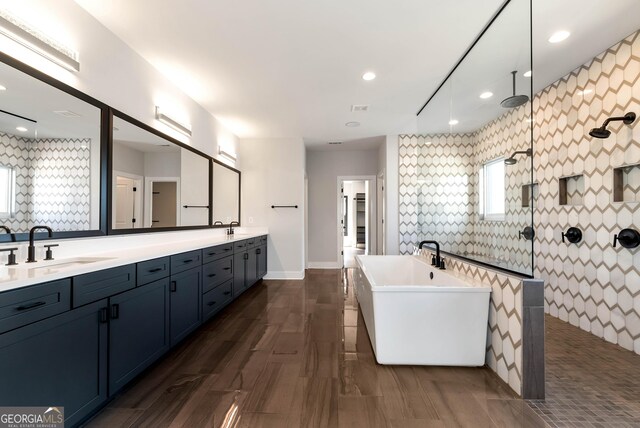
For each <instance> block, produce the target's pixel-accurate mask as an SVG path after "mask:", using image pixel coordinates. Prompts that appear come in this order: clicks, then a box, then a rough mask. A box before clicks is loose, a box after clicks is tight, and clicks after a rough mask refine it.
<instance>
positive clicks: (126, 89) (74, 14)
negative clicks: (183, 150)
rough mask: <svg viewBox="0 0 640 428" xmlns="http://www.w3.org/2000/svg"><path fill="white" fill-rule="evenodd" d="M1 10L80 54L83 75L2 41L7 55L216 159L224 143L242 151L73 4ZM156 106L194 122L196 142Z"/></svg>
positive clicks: (37, 2)
mask: <svg viewBox="0 0 640 428" xmlns="http://www.w3.org/2000/svg"><path fill="white" fill-rule="evenodd" d="M1 6H2V7H3V8H6V9H7V10H8V11H9V12H10V13H12V14H13V15H14V16H16V17H17V18H19V19H20V20H22V21H24V22H26V23H28V24H29V25H31V26H33V27H34V28H37V29H38V30H39V31H41V32H42V33H43V34H45V35H47V36H49V37H51V38H52V39H56V40H57V41H59V42H60V43H62V44H64V45H67V46H69V47H70V48H72V49H75V50H77V51H78V53H79V60H80V72H78V73H75V72H70V71H66V70H64V69H62V68H61V67H59V66H57V65H54V64H52V63H50V62H49V61H47V60H44V59H43V58H42V57H40V56H38V55H36V54H34V53H32V52H30V51H28V50H27V49H25V48H22V47H21V48H16V47H15V44H14V43H13V42H8V41H6V40H4V38H0V39H1V40H0V50H2V51H3V52H6V53H8V54H10V55H13V56H15V57H16V58H17V59H19V60H20V61H23V62H26V63H27V64H29V65H31V66H32V67H35V68H37V69H39V70H41V71H43V72H45V73H47V74H49V75H51V76H52V77H54V78H56V79H58V80H61V81H63V82H64V83H67V84H68V85H70V86H73V87H75V88H77V89H79V90H81V91H83V92H85V93H87V94H89V95H91V96H92V97H94V98H97V99H98V100H100V101H103V102H105V103H107V104H109V105H111V106H112V107H115V108H116V109H118V110H121V111H123V112H125V113H127V114H128V115H130V116H133V117H134V118H136V119H138V120H140V121H142V122H144V123H146V124H148V125H150V126H153V127H154V128H157V129H159V130H161V131H162V132H165V133H167V134H169V135H171V136H173V137H175V138H177V139H179V140H181V141H183V142H185V143H187V144H191V145H192V146H193V147H196V148H198V149H199V150H201V151H203V152H205V153H207V154H209V155H211V156H214V155H217V147H218V145H219V144H223V145H225V147H227V148H228V149H229V150H232V151H233V150H236V149H237V141H238V140H237V137H236V136H235V135H233V134H232V133H231V132H230V131H228V130H227V129H225V128H224V127H223V126H222V125H221V124H220V122H219V121H218V120H217V119H215V118H214V117H213V116H212V115H211V114H210V113H209V112H208V111H206V110H205V109H204V108H202V107H201V106H200V105H199V104H197V103H196V102H195V101H193V100H192V99H191V98H189V97H188V96H187V95H185V94H184V93H183V92H182V91H180V90H179V89H178V88H177V87H176V86H174V85H173V84H172V83H171V82H169V80H167V79H166V78H165V77H164V76H163V75H162V74H161V73H160V72H159V71H157V70H156V69H155V68H154V67H153V66H151V64H149V63H148V62H147V61H146V60H144V59H143V58H142V57H141V56H140V55H138V54H137V53H135V52H134V51H133V50H132V49H131V48H129V46H128V45H126V44H125V43H124V42H123V41H122V40H120V39H119V38H117V37H116V36H115V35H114V34H113V33H111V32H110V31H109V30H107V29H106V28H105V27H104V26H103V25H102V24H100V22H98V21H97V20H96V19H95V18H93V17H92V16H91V15H90V14H89V13H87V12H86V11H85V10H84V9H82V8H81V7H80V6H79V5H77V4H76V3H75V2H74V1H73V0H56V1H42V0H21V1H19V2H17V1H16V2H9V1H3V2H2V3H1ZM156 105H160V106H162V107H163V108H164V109H165V110H167V112H168V113H170V114H173V116H174V117H175V118H176V119H179V120H181V121H183V122H186V123H189V124H191V127H192V131H193V136H192V138H191V139H187V138H186V137H183V136H182V135H181V134H179V133H177V132H175V131H173V130H172V129H171V128H169V127H167V126H165V125H163V124H161V123H159V122H157V121H156V120H155V118H154V113H155V106H156Z"/></svg>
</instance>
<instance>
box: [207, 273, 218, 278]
mask: <svg viewBox="0 0 640 428" xmlns="http://www.w3.org/2000/svg"><path fill="white" fill-rule="evenodd" d="M214 276H216V274H215V273H210V274H209V275H207V277H209V278H213V277H214Z"/></svg>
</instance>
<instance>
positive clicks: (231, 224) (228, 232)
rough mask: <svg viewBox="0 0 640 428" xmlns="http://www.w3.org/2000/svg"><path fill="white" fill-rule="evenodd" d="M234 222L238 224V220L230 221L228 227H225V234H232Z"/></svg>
mask: <svg viewBox="0 0 640 428" xmlns="http://www.w3.org/2000/svg"><path fill="white" fill-rule="evenodd" d="M234 223H235V224H236V226H240V222H237V221H232V222H231V223H229V229H227V235H233V233H234V231H233V224H234Z"/></svg>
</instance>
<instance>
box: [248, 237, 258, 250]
mask: <svg viewBox="0 0 640 428" xmlns="http://www.w3.org/2000/svg"><path fill="white" fill-rule="evenodd" d="M257 242H258V238H249V239H247V249H251V248H253V247H255V246H256V243H257Z"/></svg>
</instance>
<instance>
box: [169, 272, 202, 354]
mask: <svg viewBox="0 0 640 428" xmlns="http://www.w3.org/2000/svg"><path fill="white" fill-rule="evenodd" d="M169 291H170V293H169V295H170V300H171V310H170V314H171V315H170V320H171V321H170V324H171V330H170V332H171V337H170V342H171V346H173V345H175V344H176V343H178V342H180V341H181V340H182V339H184V338H185V337H186V336H187V335H188V334H189V333H191V332H192V331H193V330H195V329H196V328H197V327H198V326H199V325H200V322H201V320H202V316H201V309H202V306H201V304H200V302H201V301H202V270H201V269H200V267H198V268H195V269H190V270H187V271H184V272H180V273H178V274H175V275H171V280H170V283H169Z"/></svg>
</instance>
